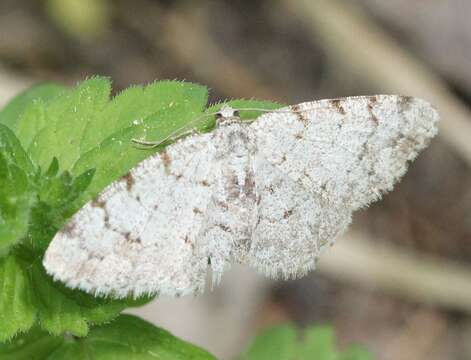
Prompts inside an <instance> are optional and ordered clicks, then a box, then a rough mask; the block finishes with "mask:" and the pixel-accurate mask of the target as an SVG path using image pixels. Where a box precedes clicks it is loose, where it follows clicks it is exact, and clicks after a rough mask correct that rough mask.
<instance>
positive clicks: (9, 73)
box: [0, 0, 471, 360]
mask: <svg viewBox="0 0 471 360" xmlns="http://www.w3.org/2000/svg"><path fill="white" fill-rule="evenodd" d="M469 14H471V2H470V1H467V0H449V1H440V0H428V1H408V0H388V1H375V0H354V1H338V0H335V1H334V0H316V1H312V0H311V1H310V0H276V1H268V0H266V1H262V0H260V1H254V0H252V1H216V0H212V1H211V0H201V1H191V2H190V1H151V0H134V1H132V2H131V1H124V0H113V1H111V0H44V1H32V0H0V103H1V104H2V105H3V104H4V103H5V102H6V101H7V100H8V99H9V98H11V97H12V96H13V95H15V94H16V93H17V92H18V91H20V90H21V89H24V88H25V87H27V86H29V85H31V84H34V83H36V82H39V81H56V82H60V83H64V84H68V85H74V84H75V83H76V82H78V81H80V80H83V79H84V78H86V77H87V76H91V75H95V74H99V75H106V76H109V77H111V79H112V80H113V82H114V91H115V92H119V91H120V90H121V89H123V88H126V87H127V86H129V85H131V84H136V83H149V82H152V81H154V80H155V79H185V80H188V81H194V82H198V83H201V84H204V85H207V86H208V87H209V88H210V89H211V95H210V96H211V99H210V100H211V101H213V102H214V101H217V100H221V99H226V98H260V99H269V100H274V101H280V102H283V103H287V104H294V103H299V102H301V101H306V100H313V99H319V98H328V97H339V96H348V95H361V94H377V93H401V94H406V95H414V96H420V97H422V98H425V99H426V100H428V101H430V102H432V103H433V104H434V105H435V106H436V108H437V109H438V111H439V112H440V114H441V117H442V121H441V124H440V127H441V128H440V134H439V136H438V138H436V139H435V140H434V141H433V142H432V144H431V146H430V147H429V148H428V149H427V150H426V151H425V152H424V153H422V154H421V156H420V157H419V159H418V160H417V161H416V162H414V163H413V164H412V166H411V168H410V170H409V172H408V174H407V175H406V176H405V178H404V179H403V181H402V182H401V183H400V184H399V185H398V186H396V188H395V190H394V192H392V193H391V194H389V195H387V196H385V198H384V200H383V201H381V202H379V203H377V204H374V205H373V206H371V207H370V208H369V209H366V210H363V211H360V212H359V213H357V214H356V215H355V218H354V225H353V226H352V229H351V231H349V233H348V234H346V235H345V236H344V237H343V238H342V239H339V241H338V242H337V244H336V245H335V246H334V247H333V248H332V249H330V251H329V252H328V254H326V256H324V257H323V258H322V259H321V260H320V262H319V269H318V270H317V271H315V272H312V273H311V274H310V275H309V276H307V277H305V278H303V279H299V280H296V281H271V280H269V279H266V278H264V277H263V276H260V275H259V274H257V273H256V272H255V271H252V270H250V269H248V268H246V267H242V266H236V267H234V269H233V270H232V271H231V272H229V273H228V274H227V276H225V277H224V278H223V282H222V286H220V287H219V288H217V289H215V290H214V291H213V292H212V293H209V294H205V295H204V296H202V297H199V298H182V299H176V300H175V299H158V300H155V301H154V302H153V303H152V304H149V305H147V306H145V307H144V308H141V309H136V310H132V312H133V313H137V314H140V315H142V316H144V317H145V318H146V319H148V320H149V321H153V322H154V323H155V324H157V325H159V326H162V327H164V328H167V329H168V330H170V331H171V332H173V333H174V334H175V335H178V336H180V337H182V338H184V339H186V340H189V341H192V342H194V343H196V344H198V345H201V346H203V347H205V348H207V349H208V350H210V351H212V352H213V353H214V354H215V355H217V356H218V357H220V358H221V359H232V358H234V357H235V355H236V354H238V353H239V352H240V351H241V350H243V349H245V348H246V347H247V345H248V344H249V342H250V339H251V338H252V337H253V336H254V334H256V333H257V332H258V331H260V330H261V329H263V328H265V327H267V326H270V325H274V324H278V323H282V322H288V321H292V322H295V323H296V324H298V325H299V326H300V327H303V326H306V325H308V324H312V323H318V324H319V323H330V324H333V326H334V327H335V329H336V332H337V334H338V337H339V339H340V340H339V341H340V343H341V344H346V343H350V342H360V343H363V344H365V345H366V346H367V347H368V349H370V350H371V351H372V352H373V353H375V354H376V355H377V357H378V359H384V360H386V359H395V360H397V359H414V360H420V359H427V360H435V359H453V360H454V359H465V360H466V359H471V316H470V315H471V261H470V260H471V171H470V165H471V111H470V107H469V106H470V105H471V21H469Z"/></svg>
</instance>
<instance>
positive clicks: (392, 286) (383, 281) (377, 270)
mask: <svg viewBox="0 0 471 360" xmlns="http://www.w3.org/2000/svg"><path fill="white" fill-rule="evenodd" d="M319 271H320V272H322V273H324V274H326V275H328V276H331V277H334V278H338V279H339V280H342V281H347V282H349V283H356V284H358V285H360V286H364V287H368V288H374V289H378V290H380V291H384V292H387V293H391V294H393V295H398V296H400V297H403V298H405V299H409V300H412V301H416V302H419V303H422V304H429V305H436V306H441V307H444V308H449V309H455V310H461V311H464V312H466V313H468V314H471V269H470V268H469V267H467V266H465V265H460V264H457V263H455V262H452V261H449V260H446V259H443V258H437V257H429V256H425V255H419V254H412V253H408V252H406V251H405V250H404V249H399V248H397V247H393V246H392V245H386V244H381V245H378V242H374V241H373V239H368V237H367V236H366V235H363V234H358V233H356V232H353V231H351V232H349V233H348V235H346V236H345V237H344V238H343V239H341V240H340V241H338V242H337V243H336V244H335V246H334V248H333V249H331V251H328V252H327V254H325V255H324V256H322V257H321V258H320V261H319Z"/></svg>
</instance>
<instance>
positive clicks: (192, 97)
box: [80, 81, 208, 154]
mask: <svg viewBox="0 0 471 360" xmlns="http://www.w3.org/2000/svg"><path fill="white" fill-rule="evenodd" d="M207 99H208V92H207V90H206V88H205V87H204V86H201V85H196V84H192V83H187V82H180V81H158V82H155V83H153V84H150V85H148V86H146V87H142V86H133V87H130V88H128V89H126V90H124V91H123V92H121V93H120V94H119V95H118V96H116V97H115V98H113V100H112V101H111V102H110V103H109V104H108V105H107V106H106V108H105V109H104V110H103V112H102V113H101V114H100V116H99V117H97V118H96V120H95V121H91V122H88V124H87V128H86V131H85V133H84V136H83V138H82V140H81V144H80V146H81V153H82V154H83V153H86V152H87V151H90V150H92V149H93V148H96V147H97V146H98V145H99V144H100V143H101V142H102V141H104V140H105V139H106V138H108V137H109V136H111V135H112V134H114V133H116V132H118V131H120V130H122V129H124V128H128V127H130V126H133V125H139V124H140V123H142V122H143V121H144V120H145V119H146V118H148V117H149V116H150V115H152V114H154V113H156V112H157V111H165V110H167V109H171V108H172V107H183V108H186V109H188V110H193V111H198V112H201V111H202V110H203V108H204V106H205V105H206V102H207Z"/></svg>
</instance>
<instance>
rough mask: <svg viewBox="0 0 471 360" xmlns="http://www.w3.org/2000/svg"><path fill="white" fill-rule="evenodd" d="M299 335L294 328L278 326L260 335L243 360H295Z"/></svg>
mask: <svg viewBox="0 0 471 360" xmlns="http://www.w3.org/2000/svg"><path fill="white" fill-rule="evenodd" d="M296 346H297V333H296V329H295V328H294V326H291V325H283V326H277V327H274V328H271V329H268V330H266V331H264V332H263V333H262V334H260V335H258V336H257V337H256V338H255V340H254V342H253V343H252V345H251V346H250V348H249V350H248V352H247V353H246V354H244V355H243V356H242V359H243V360H265V359H266V360H278V359H279V360H295V359H296V351H297V349H296Z"/></svg>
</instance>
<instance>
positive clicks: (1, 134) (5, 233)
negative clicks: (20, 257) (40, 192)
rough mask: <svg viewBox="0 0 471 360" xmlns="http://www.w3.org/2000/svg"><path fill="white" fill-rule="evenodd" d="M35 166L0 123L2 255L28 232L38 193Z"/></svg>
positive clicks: (0, 224) (0, 225) (14, 138)
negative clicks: (32, 180)
mask: <svg viewBox="0 0 471 360" xmlns="http://www.w3.org/2000/svg"><path fill="white" fill-rule="evenodd" d="M33 173H34V167H33V164H32V163H31V161H30V159H29V157H28V155H27V154H26V153H25V151H24V150H23V148H22V147H21V145H20V143H19V141H18V139H17V138H16V137H15V135H14V134H13V132H12V131H11V130H10V129H9V128H7V127H6V126H4V125H0V256H4V255H5V254H7V252H8V251H9V248H10V247H11V246H13V245H14V244H16V243H18V242H19V241H20V240H21V238H23V237H24V236H25V235H26V232H27V230H28V223H29V217H30V211H31V207H32V205H33V204H34V201H35V199H34V196H33V194H32V192H31V189H30V184H29V180H28V175H31V174H33Z"/></svg>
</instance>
